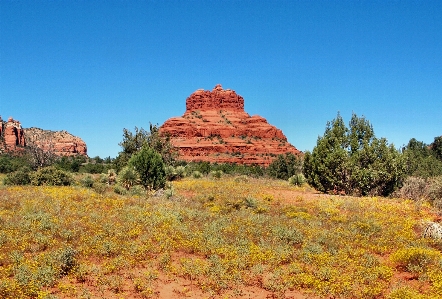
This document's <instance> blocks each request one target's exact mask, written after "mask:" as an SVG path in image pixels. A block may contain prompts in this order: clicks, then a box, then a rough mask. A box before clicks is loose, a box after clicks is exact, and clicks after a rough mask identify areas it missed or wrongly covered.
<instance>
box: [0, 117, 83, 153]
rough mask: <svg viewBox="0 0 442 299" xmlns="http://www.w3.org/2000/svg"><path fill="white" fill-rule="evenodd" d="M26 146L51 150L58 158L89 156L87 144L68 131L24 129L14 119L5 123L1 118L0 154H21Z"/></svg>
mask: <svg viewBox="0 0 442 299" xmlns="http://www.w3.org/2000/svg"><path fill="white" fill-rule="evenodd" d="M26 146H36V147H39V148H41V149H43V150H51V151H52V152H53V153H54V154H56V155H58V156H75V155H84V156H86V155H87V147H86V143H85V142H84V141H83V140H82V139H81V138H79V137H76V136H74V135H72V134H70V133H68V132H66V131H49V130H42V129H39V128H29V129H24V128H22V126H21V124H20V122H19V121H17V120H14V119H13V118H12V117H10V118H9V119H8V121H3V120H2V118H1V116H0V153H1V152H2V151H6V152H19V151H22V150H23V149H24V148H25V147H26Z"/></svg>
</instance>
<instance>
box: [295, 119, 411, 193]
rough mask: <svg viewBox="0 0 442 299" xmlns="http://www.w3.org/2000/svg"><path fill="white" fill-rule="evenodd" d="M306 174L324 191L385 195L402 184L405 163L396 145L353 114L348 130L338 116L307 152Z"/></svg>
mask: <svg viewBox="0 0 442 299" xmlns="http://www.w3.org/2000/svg"><path fill="white" fill-rule="evenodd" d="M303 173H304V175H305V177H306V179H307V182H308V183H309V184H310V185H311V186H312V187H314V188H316V189H317V190H319V191H321V192H328V193H342V192H343V193H345V194H354V195H384V196H385V195H389V194H391V193H392V192H393V191H394V190H395V189H396V187H397V186H398V184H399V183H400V182H401V180H402V178H403V177H404V175H405V164H404V161H403V158H402V156H401V154H400V152H399V151H398V150H396V149H395V148H394V146H393V145H388V143H387V140H386V139H385V138H381V139H378V138H376V137H375V135H374V131H373V127H372V126H371V124H370V122H369V121H368V120H366V119H365V118H364V117H362V118H359V117H357V116H356V114H353V116H352V118H351V120H350V123H349V128H347V127H346V126H345V124H344V121H343V119H342V117H341V116H340V115H339V113H338V116H337V117H336V119H334V120H333V121H332V122H328V123H327V126H326V129H325V133H324V135H323V136H322V137H319V138H318V141H317V144H316V146H315V147H314V148H313V151H312V152H311V153H310V152H306V154H305V156H304V167H303Z"/></svg>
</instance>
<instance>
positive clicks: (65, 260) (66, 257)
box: [57, 247, 77, 275]
mask: <svg viewBox="0 0 442 299" xmlns="http://www.w3.org/2000/svg"><path fill="white" fill-rule="evenodd" d="M76 256H77V251H76V250H75V249H73V248H71V247H66V248H62V249H60V251H59V252H58V254H57V261H58V267H59V271H60V274H61V275H66V274H68V273H69V272H70V271H72V270H73V269H74V268H75V266H77V260H76Z"/></svg>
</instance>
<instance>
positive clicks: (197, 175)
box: [192, 170, 203, 179]
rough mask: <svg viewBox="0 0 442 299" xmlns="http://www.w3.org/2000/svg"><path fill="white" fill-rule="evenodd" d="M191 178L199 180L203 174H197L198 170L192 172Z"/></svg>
mask: <svg viewBox="0 0 442 299" xmlns="http://www.w3.org/2000/svg"><path fill="white" fill-rule="evenodd" d="M192 176H193V178H194V179H200V178H202V177H203V174H202V173H201V172H199V171H198V170H195V171H194V172H192Z"/></svg>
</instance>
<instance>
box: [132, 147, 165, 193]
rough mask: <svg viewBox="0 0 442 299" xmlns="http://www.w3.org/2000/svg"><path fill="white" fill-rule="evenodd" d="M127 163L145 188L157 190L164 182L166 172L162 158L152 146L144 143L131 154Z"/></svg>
mask: <svg viewBox="0 0 442 299" xmlns="http://www.w3.org/2000/svg"><path fill="white" fill-rule="evenodd" d="M128 165H129V166H130V167H133V168H134V169H135V171H136V172H137V173H138V175H139V179H140V183H141V185H143V186H144V187H145V188H146V189H154V190H157V189H159V188H163V187H164V186H165V184H166V172H165V165H164V162H163V158H162V157H161V155H160V154H159V153H158V152H157V151H156V150H155V149H153V148H151V147H149V146H148V145H144V146H143V147H142V148H141V149H140V150H139V151H138V152H137V153H136V154H134V155H132V157H131V158H130V160H129V163H128Z"/></svg>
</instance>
